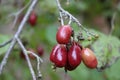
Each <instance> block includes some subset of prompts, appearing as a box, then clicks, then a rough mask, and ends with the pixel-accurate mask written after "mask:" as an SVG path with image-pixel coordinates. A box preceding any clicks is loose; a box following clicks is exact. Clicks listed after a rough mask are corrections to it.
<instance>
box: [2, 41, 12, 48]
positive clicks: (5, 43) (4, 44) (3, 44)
mask: <svg viewBox="0 0 120 80" xmlns="http://www.w3.org/2000/svg"><path fill="white" fill-rule="evenodd" d="M11 41H12V39H10V40H8V41H6V42H4V43H2V44H0V48H1V47H4V46H6V45H7V44H9V43H10V42H11Z"/></svg>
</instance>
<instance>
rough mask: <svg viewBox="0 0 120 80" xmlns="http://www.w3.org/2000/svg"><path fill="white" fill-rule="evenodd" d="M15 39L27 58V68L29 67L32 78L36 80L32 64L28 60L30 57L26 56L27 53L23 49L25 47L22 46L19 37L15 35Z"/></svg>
mask: <svg viewBox="0 0 120 80" xmlns="http://www.w3.org/2000/svg"><path fill="white" fill-rule="evenodd" d="M16 40H17V42H18V44H19V45H20V47H21V49H22V50H23V53H24V55H25V57H26V60H27V63H28V66H29V69H30V72H31V74H32V77H33V80H36V76H35V72H34V70H33V68H32V65H31V62H30V59H29V57H28V54H27V50H26V49H25V47H24V46H23V44H22V43H21V41H20V39H19V38H17V37H16Z"/></svg>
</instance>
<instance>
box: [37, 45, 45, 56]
mask: <svg viewBox="0 0 120 80" xmlns="http://www.w3.org/2000/svg"><path fill="white" fill-rule="evenodd" d="M37 53H38V55H39V56H43V54H44V49H43V47H42V46H38V47H37Z"/></svg>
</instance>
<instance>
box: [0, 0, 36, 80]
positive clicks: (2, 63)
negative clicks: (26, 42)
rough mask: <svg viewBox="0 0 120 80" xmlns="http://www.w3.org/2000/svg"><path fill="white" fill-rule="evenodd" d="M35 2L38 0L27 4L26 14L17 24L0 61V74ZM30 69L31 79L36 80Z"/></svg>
mask: <svg viewBox="0 0 120 80" xmlns="http://www.w3.org/2000/svg"><path fill="white" fill-rule="evenodd" d="M37 2H38V0H33V1H32V3H31V5H30V6H29V8H28V10H27V12H26V15H25V16H24V18H23V20H22V22H21V23H20V25H19V26H18V30H17V32H16V33H15V35H14V37H13V39H12V41H11V44H10V47H9V49H8V51H7V52H6V54H5V56H4V58H3V60H2V62H1V64H0V74H1V73H2V70H3V67H4V66H5V65H6V63H7V60H8V57H9V55H10V53H11V51H12V49H13V47H14V46H15V43H16V42H17V38H18V37H19V36H20V33H21V31H22V29H23V27H24V25H25V23H26V21H27V20H28V18H29V15H30V13H31V12H32V10H33V8H34V7H35V5H36V4H37ZM26 58H27V59H29V58H28V57H27V56H26ZM28 65H29V67H30V63H29V61H28ZM30 71H31V74H32V77H33V80H36V78H35V75H34V71H32V69H31V68H30Z"/></svg>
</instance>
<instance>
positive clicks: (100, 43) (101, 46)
mask: <svg viewBox="0 0 120 80" xmlns="http://www.w3.org/2000/svg"><path fill="white" fill-rule="evenodd" d="M99 34H100V37H99V39H98V40H97V41H96V42H94V43H93V45H92V49H93V50H94V52H95V55H96V56H97V59H98V66H97V67H98V69H100V70H101V69H105V68H107V67H109V66H111V65H112V64H113V63H115V62H116V60H117V59H118V58H119V57H120V40H119V39H118V38H116V37H114V36H107V35H104V34H102V33H99Z"/></svg>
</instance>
